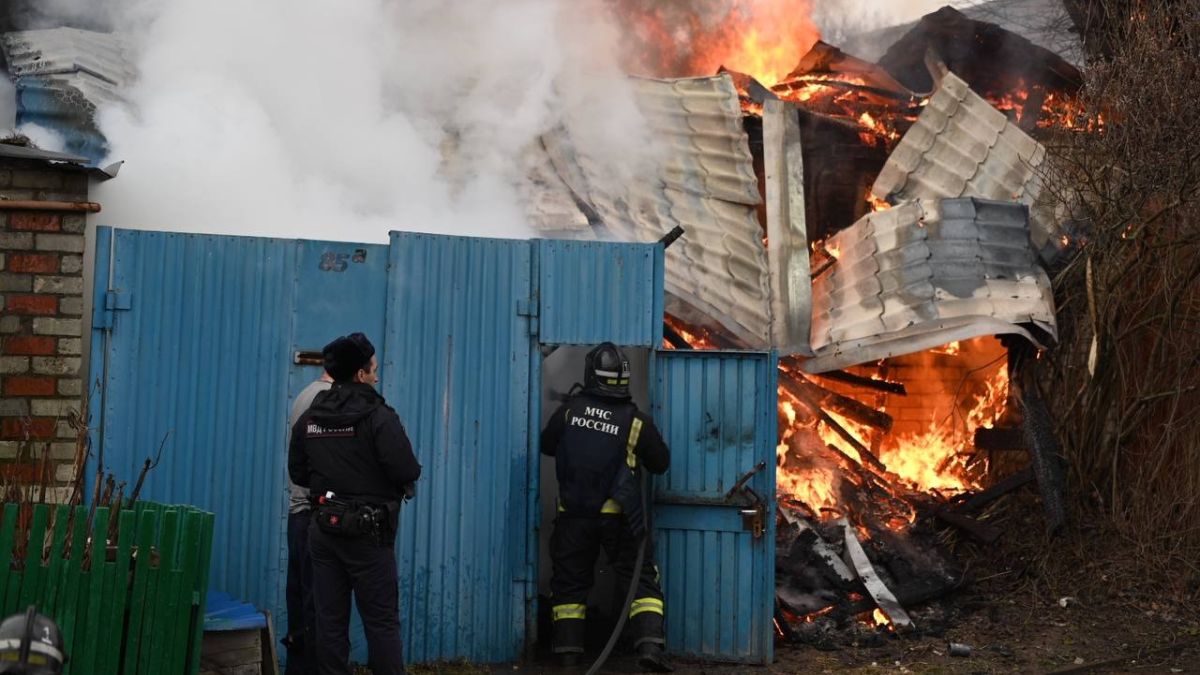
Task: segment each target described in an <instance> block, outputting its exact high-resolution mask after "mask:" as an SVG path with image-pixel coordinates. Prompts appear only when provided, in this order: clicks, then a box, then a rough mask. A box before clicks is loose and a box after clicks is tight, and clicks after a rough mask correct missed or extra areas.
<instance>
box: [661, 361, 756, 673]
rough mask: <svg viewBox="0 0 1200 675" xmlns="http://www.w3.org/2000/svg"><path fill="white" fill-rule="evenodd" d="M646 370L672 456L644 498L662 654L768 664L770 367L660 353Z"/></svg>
mask: <svg viewBox="0 0 1200 675" xmlns="http://www.w3.org/2000/svg"><path fill="white" fill-rule="evenodd" d="M655 370H656V377H655V389H654V394H653V396H654V419H655V421H656V423H657V424H658V425H659V426H660V427H661V429H662V433H663V439H664V440H666V442H667V445H668V446H669V447H670V448H671V469H670V470H669V471H668V472H667V473H666V475H665V476H663V478H661V479H659V480H658V481H657V482H656V485H655V499H654V501H655V507H654V518H655V529H656V531H657V552H658V565H659V568H660V569H661V570H663V574H662V579H663V594H664V595H665V596H666V606H667V647H668V649H669V650H670V651H671V652H673V653H676V654H681V655H685V656H695V657H703V658H712V659H722V660H735V661H742V662H747V663H770V661H771V657H772V647H773V644H774V634H773V631H772V625H771V619H772V613H773V609H774V602H775V470H774V469H775V442H776V436H775V424H776V414H777V413H776V411H775V400H776V398H775V397H776V393H775V386H776V384H775V382H776V380H775V378H776V364H775V359H774V358H773V357H772V356H771V355H769V354H763V353H756V352H745V353H737V352H733V353H730V352H707V351H695V352H688V351H678V352H660V353H659V355H658V358H657V363H656V366H655ZM760 463H762V464H761V468H759V469H758V470H757V471H756V468H757V467H759V465H760ZM747 475H749V476H750V477H749V479H748V480H746V481H745V482H744V487H747V488H750V490H752V492H748V491H745V490H738V491H737V492H736V493H734V494H730V491H731V490H733V489H734V488H735V486H736V485H737V484H738V482H739V479H740V478H741V477H743V476H747ZM756 518H757V525H758V528H759V529H758V530H757V531H755V522H756Z"/></svg>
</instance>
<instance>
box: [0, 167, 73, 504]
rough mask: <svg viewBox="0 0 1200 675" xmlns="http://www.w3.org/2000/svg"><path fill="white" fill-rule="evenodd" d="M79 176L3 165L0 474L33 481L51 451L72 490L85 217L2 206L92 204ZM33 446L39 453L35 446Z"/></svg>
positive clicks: (70, 169)
mask: <svg viewBox="0 0 1200 675" xmlns="http://www.w3.org/2000/svg"><path fill="white" fill-rule="evenodd" d="M87 198H88V180H87V175H86V174H85V173H84V172H83V171H81V170H79V169H78V168H75V167H67V166H61V165H50V164H47V163H43V162H35V161H29V160H12V159H0V465H4V466H0V469H3V471H4V472H5V473H6V474H8V475H21V474H25V475H28V471H29V467H28V466H25V465H26V464H27V463H28V462H29V455H28V453H29V451H30V450H32V452H33V456H34V457H38V458H40V457H41V454H42V451H43V449H44V448H45V447H47V445H48V446H49V448H50V451H51V455H52V457H53V458H54V459H55V460H60V461H59V462H58V464H57V467H56V470H55V474H56V478H57V480H59V481H62V482H69V481H70V480H71V477H72V471H73V466H72V465H71V463H70V462H69V461H68V462H62V461H61V460H69V459H71V458H72V457H73V456H74V452H75V442H74V438H75V432H74V430H73V429H72V428H71V426H70V425H69V424H68V423H67V422H66V416H67V413H68V411H69V410H76V411H78V410H79V408H80V406H81V400H82V394H83V375H82V374H81V372H80V369H81V365H82V353H81V352H82V314H83V251H84V216H83V214H81V213H77V212H56V211H26V210H12V209H5V208H4V202H3V200H5V199H10V200H40V201H67V202H80V201H87ZM31 446H32V447H31Z"/></svg>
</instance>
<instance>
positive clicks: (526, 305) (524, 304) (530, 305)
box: [517, 300, 538, 335]
mask: <svg viewBox="0 0 1200 675" xmlns="http://www.w3.org/2000/svg"><path fill="white" fill-rule="evenodd" d="M517 316H527V317H529V334H530V335H537V334H538V303H537V301H536V300H518V301H517Z"/></svg>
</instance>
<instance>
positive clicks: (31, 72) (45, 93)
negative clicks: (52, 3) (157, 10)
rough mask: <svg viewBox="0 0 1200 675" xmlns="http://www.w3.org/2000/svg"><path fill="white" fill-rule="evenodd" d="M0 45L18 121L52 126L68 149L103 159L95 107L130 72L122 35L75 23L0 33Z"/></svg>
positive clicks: (114, 93) (111, 99)
mask: <svg viewBox="0 0 1200 675" xmlns="http://www.w3.org/2000/svg"><path fill="white" fill-rule="evenodd" d="M0 49H3V51H4V55H5V59H6V60H7V62H8V69H9V72H10V73H11V75H12V77H13V78H14V80H15V82H16V88H17V122H18V123H20V124H26V123H33V124H38V125H40V126H43V127H46V128H49V129H52V130H53V131H56V132H58V133H59V134H60V135H61V136H62V137H63V138H64V139H65V141H66V149H67V150H68V151H70V152H73V153H78V154H81V155H84V156H86V157H87V158H88V159H89V160H91V161H92V162H98V161H100V160H101V159H103V157H104V155H105V154H106V153H107V141H106V140H105V138H104V136H103V134H101V133H100V131H99V129H98V128H97V127H96V124H95V121H94V119H93V117H94V114H95V110H96V108H97V107H98V106H102V105H106V104H111V103H115V102H119V101H121V100H122V97H121V93H120V90H121V88H122V87H124V86H126V85H127V84H128V83H130V82H132V81H133V79H134V77H135V70H134V67H133V65H132V64H133V60H132V58H131V57H130V55H129V52H128V49H127V47H126V44H125V40H124V38H123V37H122V36H121V35H119V34H113V33H98V32H95V31H87V30H79V29H76V28H53V29H47V30H30V31H18V32H13V33H6V34H4V35H3V36H0Z"/></svg>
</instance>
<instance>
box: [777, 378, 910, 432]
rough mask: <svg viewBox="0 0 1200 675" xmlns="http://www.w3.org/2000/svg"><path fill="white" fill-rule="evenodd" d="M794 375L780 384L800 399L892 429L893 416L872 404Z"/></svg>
mask: <svg viewBox="0 0 1200 675" xmlns="http://www.w3.org/2000/svg"><path fill="white" fill-rule="evenodd" d="M792 375H793V377H781V378H779V386H781V387H783V388H784V390H785V391H787V393H789V394H791V395H792V396H795V397H796V398H798V399H801V400H803V401H805V402H806V403H811V404H813V405H816V406H817V407H819V408H821V409H822V410H826V409H828V410H832V411H833V412H835V413H837V414H839V415H842V416H843V417H846V418H848V419H851V420H854V421H855V422H858V423H859V424H865V425H867V426H869V427H874V428H875V429H882V430H884V431H890V430H891V428H892V416H891V415H889V414H887V413H885V412H881V411H879V410H876V409H874V408H872V407H871V406H869V405H867V404H865V403H863V402H861V401H857V400H855V399H852V398H850V397H849V396H843V395H841V394H839V393H837V392H833V391H829V390H828V389H826V388H824V387H822V386H820V385H818V384H814V383H813V382H811V381H809V380H808V379H805V378H804V377H802V376H800V375H799V374H796V373H794V372H793V373H792Z"/></svg>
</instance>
